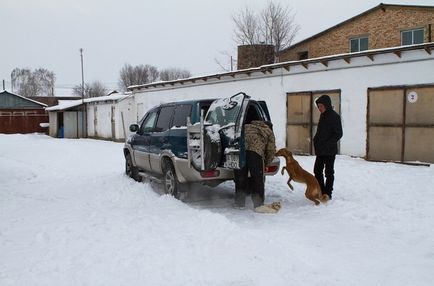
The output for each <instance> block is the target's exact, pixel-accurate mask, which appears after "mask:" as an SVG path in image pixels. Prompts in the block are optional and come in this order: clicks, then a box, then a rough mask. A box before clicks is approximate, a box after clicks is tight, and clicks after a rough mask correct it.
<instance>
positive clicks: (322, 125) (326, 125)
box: [313, 95, 343, 156]
mask: <svg viewBox="0 0 434 286" xmlns="http://www.w3.org/2000/svg"><path fill="white" fill-rule="evenodd" d="M318 103H322V104H324V106H325V107H326V111H324V112H323V113H321V116H320V117H319V122H318V128H317V130H316V134H315V136H314V137H313V144H314V147H315V154H316V155H318V156H330V155H336V154H337V153H338V141H339V139H341V137H342V134H343V133H342V123H341V117H340V116H339V114H337V112H336V111H334V110H333V107H332V102H331V99H330V97H329V96H328V95H322V96H321V97H320V98H318V99H317V100H316V104H318Z"/></svg>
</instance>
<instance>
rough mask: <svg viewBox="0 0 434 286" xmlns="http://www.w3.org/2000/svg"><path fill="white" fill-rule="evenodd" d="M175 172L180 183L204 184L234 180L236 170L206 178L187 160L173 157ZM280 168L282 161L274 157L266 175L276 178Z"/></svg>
mask: <svg viewBox="0 0 434 286" xmlns="http://www.w3.org/2000/svg"><path fill="white" fill-rule="evenodd" d="M173 160H174V162H173V163H174V166H175V171H176V174H177V176H178V181H179V182H180V183H188V182H192V183H193V182H204V181H209V182H210V183H211V181H220V182H222V181H227V180H233V179H234V170H233V169H226V168H217V169H216V171H217V172H218V175H217V176H213V177H204V176H203V175H202V174H201V172H199V171H197V170H196V169H195V168H194V167H193V166H189V164H188V160H187V159H181V158H178V157H173ZM279 167H280V160H279V158H277V157H274V159H273V162H271V164H270V165H268V166H266V167H265V171H264V175H265V176H274V175H275V174H276V173H277V172H278V171H279Z"/></svg>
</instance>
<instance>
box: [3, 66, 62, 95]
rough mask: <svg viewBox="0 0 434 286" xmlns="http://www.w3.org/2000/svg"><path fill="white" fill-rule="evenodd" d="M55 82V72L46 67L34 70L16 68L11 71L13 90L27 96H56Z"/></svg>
mask: <svg viewBox="0 0 434 286" xmlns="http://www.w3.org/2000/svg"><path fill="white" fill-rule="evenodd" d="M55 82H56V76H55V74H54V73H53V72H51V71H49V70H47V69H44V68H39V69H36V70H34V71H31V70H30V69H20V68H15V69H14V70H13V71H12V72H11V83H12V90H13V91H14V92H17V93H18V94H20V95H22V96H25V97H30V96H54V84H55Z"/></svg>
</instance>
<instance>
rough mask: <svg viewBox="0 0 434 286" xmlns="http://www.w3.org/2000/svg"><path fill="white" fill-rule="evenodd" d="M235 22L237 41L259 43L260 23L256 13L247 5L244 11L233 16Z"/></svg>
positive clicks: (250, 43)
mask: <svg viewBox="0 0 434 286" xmlns="http://www.w3.org/2000/svg"><path fill="white" fill-rule="evenodd" d="M232 20H233V21H234V24H235V31H234V36H235V39H234V40H235V42H236V43H237V44H238V45H253V44H259V41H260V38H259V37H260V23H259V18H258V17H257V16H256V15H255V13H254V12H253V11H252V10H250V9H249V8H248V7H246V8H245V9H244V10H243V11H241V12H240V13H238V14H237V15H235V16H232Z"/></svg>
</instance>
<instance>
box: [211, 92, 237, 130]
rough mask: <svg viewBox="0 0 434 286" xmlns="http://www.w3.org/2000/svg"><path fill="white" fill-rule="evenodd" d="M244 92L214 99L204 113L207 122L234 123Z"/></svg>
mask: <svg viewBox="0 0 434 286" xmlns="http://www.w3.org/2000/svg"><path fill="white" fill-rule="evenodd" d="M243 99H244V94H238V95H236V96H232V97H230V98H223V99H218V100H216V101H214V102H213V103H212V104H211V106H210V108H209V110H208V113H207V115H206V118H205V121H206V123H207V124H218V125H220V126H226V125H229V124H235V122H236V120H237V117H238V114H239V113H240V110H241V106H242V103H243Z"/></svg>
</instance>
